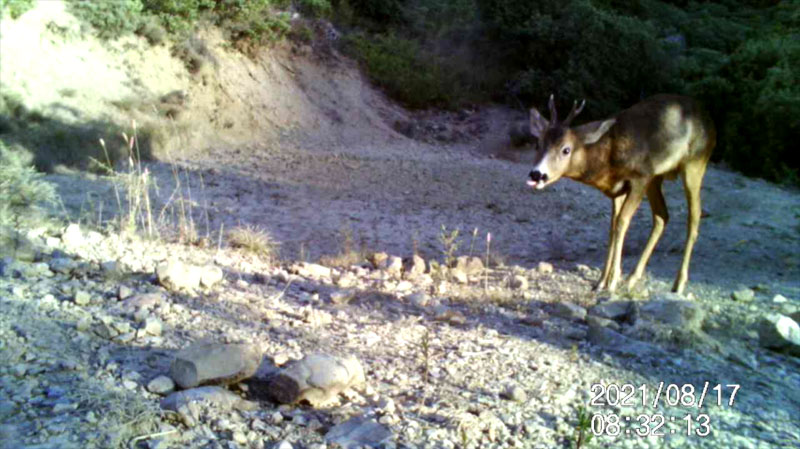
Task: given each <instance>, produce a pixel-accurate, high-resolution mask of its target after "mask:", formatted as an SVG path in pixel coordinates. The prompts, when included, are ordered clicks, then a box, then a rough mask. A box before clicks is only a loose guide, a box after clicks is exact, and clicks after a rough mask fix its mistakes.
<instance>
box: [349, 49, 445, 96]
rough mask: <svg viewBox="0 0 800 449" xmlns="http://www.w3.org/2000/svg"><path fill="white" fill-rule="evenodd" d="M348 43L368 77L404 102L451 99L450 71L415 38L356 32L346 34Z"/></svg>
mask: <svg viewBox="0 0 800 449" xmlns="http://www.w3.org/2000/svg"><path fill="white" fill-rule="evenodd" d="M347 45H348V48H349V51H350V53H351V54H353V55H354V56H355V57H356V58H357V59H359V60H360V61H361V62H362V63H363V64H364V67H365V69H366V71H367V74H368V75H369V77H370V78H371V79H372V80H373V81H374V82H375V83H376V84H377V85H378V86H380V87H381V88H383V89H384V90H385V91H386V92H387V93H388V94H389V95H391V96H392V97H394V98H395V99H397V100H398V101H400V102H402V103H403V104H405V105H406V106H408V107H410V108H424V107H429V106H447V105H449V104H451V103H452V102H453V100H454V83H453V79H452V78H451V75H452V74H451V73H449V72H447V71H446V70H445V69H444V67H443V66H442V64H441V63H440V62H439V61H436V60H435V59H434V58H432V57H430V56H426V55H425V54H424V52H423V51H422V49H421V48H420V46H419V43H418V42H417V41H415V40H413V39H406V38H402V37H399V36H396V35H394V34H385V35H377V36H371V37H368V36H367V35H363V34H359V35H351V36H349V37H348V39H347Z"/></svg>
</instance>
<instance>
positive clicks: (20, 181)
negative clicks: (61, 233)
mask: <svg viewBox="0 0 800 449" xmlns="http://www.w3.org/2000/svg"><path fill="white" fill-rule="evenodd" d="M23 159H24V158H23V157H22V156H21V155H20V153H19V152H13V151H10V150H9V149H8V147H6V145H5V144H4V143H3V142H2V141H0V226H13V227H14V228H15V229H19V227H20V226H22V225H24V224H30V223H35V220H36V219H38V218H40V217H41V214H42V212H43V208H44V206H46V205H48V204H54V203H55V202H56V201H57V195H56V191H55V188H54V187H53V185H52V184H50V183H48V182H45V181H44V180H42V179H41V176H42V175H41V174H40V173H37V172H36V170H35V169H34V168H33V167H31V166H29V165H28V164H26V163H25V161H24V160H23Z"/></svg>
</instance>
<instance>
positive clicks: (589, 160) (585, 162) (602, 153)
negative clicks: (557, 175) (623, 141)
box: [564, 136, 619, 196]
mask: <svg viewBox="0 0 800 449" xmlns="http://www.w3.org/2000/svg"><path fill="white" fill-rule="evenodd" d="M611 143H612V142H611V139H610V138H609V137H608V136H603V137H602V138H601V139H600V140H598V141H597V142H595V143H593V144H590V145H583V146H581V147H579V148H576V149H575V151H574V153H573V154H572V158H571V160H570V164H569V168H568V169H567V171H566V173H565V174H564V176H565V177H567V178H570V179H573V180H575V181H578V182H581V183H583V184H587V185H590V186H592V187H595V188H597V189H598V190H600V191H601V192H603V193H605V194H606V195H611V196H613V195H614V194H615V191H616V190H618V187H619V186H618V184H619V179H617V176H615V173H614V171H613V170H612V169H611V164H610V160H611V149H612V148H611Z"/></svg>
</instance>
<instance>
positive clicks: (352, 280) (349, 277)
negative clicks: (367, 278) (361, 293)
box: [336, 271, 358, 288]
mask: <svg viewBox="0 0 800 449" xmlns="http://www.w3.org/2000/svg"><path fill="white" fill-rule="evenodd" d="M357 283H358V278H357V277H356V275H354V274H353V273H351V272H349V271H345V272H344V273H342V275H341V276H339V278H337V279H336V285H338V286H339V287H342V288H350V287H353V286H355V285H356V284H357Z"/></svg>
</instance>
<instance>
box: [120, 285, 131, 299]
mask: <svg viewBox="0 0 800 449" xmlns="http://www.w3.org/2000/svg"><path fill="white" fill-rule="evenodd" d="M131 295H133V289H132V288H130V287H128V286H127V285H120V286H119V287H117V299H119V300H120V301H123V300H125V299H128V298H130V297H131Z"/></svg>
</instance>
